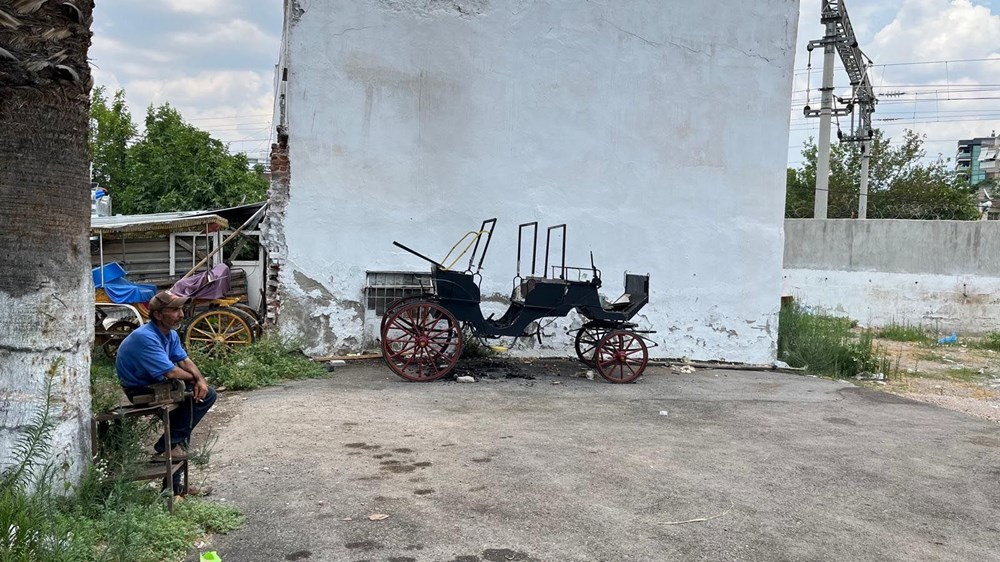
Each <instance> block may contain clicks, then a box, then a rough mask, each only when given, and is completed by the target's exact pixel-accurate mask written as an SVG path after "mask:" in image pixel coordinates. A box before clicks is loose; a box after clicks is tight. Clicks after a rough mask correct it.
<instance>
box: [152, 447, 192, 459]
mask: <svg viewBox="0 0 1000 562" xmlns="http://www.w3.org/2000/svg"><path fill="white" fill-rule="evenodd" d="M170 459H171V460H174V461H182V460H185V459H187V452H185V451H184V449H182V448H181V446H180V445H174V447H173V448H172V449H170ZM153 462H167V454H166V453H156V454H155V455H153Z"/></svg>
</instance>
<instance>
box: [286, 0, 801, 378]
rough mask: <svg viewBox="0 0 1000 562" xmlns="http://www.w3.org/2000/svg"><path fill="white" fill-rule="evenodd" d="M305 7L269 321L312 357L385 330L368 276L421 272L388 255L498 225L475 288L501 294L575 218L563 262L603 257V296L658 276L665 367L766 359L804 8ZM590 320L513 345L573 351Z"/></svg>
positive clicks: (669, 1)
mask: <svg viewBox="0 0 1000 562" xmlns="http://www.w3.org/2000/svg"><path fill="white" fill-rule="evenodd" d="M296 8H300V9H301V10H303V11H301V13H296V14H293V15H294V17H291V16H289V18H290V19H289V20H288V21H286V33H285V37H284V41H283V49H282V53H283V60H284V61H287V62H288V82H287V85H286V91H285V93H286V99H285V111H286V121H285V122H286V123H287V126H288V129H287V132H288V135H289V144H288V155H289V160H290V162H291V164H292V168H294V173H293V174H292V176H291V183H290V188H289V192H288V205H287V209H286V212H285V216H284V217H283V225H282V227H283V236H284V238H283V242H284V246H285V247H286V248H287V253H286V254H287V255H286V260H287V261H285V262H284V263H282V265H281V270H280V273H279V274H278V279H279V281H280V285H281V293H282V300H281V307H282V309H281V312H280V314H279V315H278V322H279V326H280V327H281V330H282V331H283V332H285V333H288V334H294V335H298V336H302V337H304V339H305V341H306V342H307V346H308V347H307V351H308V352H310V353H316V354H325V353H332V352H336V351H339V350H342V349H345V348H347V347H352V346H363V345H366V344H367V343H369V342H370V340H371V339H372V338H373V337H374V335H375V332H376V331H377V329H376V328H375V327H376V326H377V319H376V318H374V316H373V315H372V313H371V312H365V313H363V314H359V309H358V306H360V304H359V303H363V301H364V295H363V287H364V284H365V271H366V270H417V271H426V270H427V269H428V267H427V264H426V263H424V262H422V261H420V260H419V259H417V258H414V257H413V256H411V255H409V254H407V253H405V252H402V251H400V250H398V249H397V248H395V247H393V246H392V244H391V243H392V241H393V240H399V241H401V242H403V243H405V244H407V245H409V246H411V247H413V248H415V249H416V250H418V251H421V252H423V253H425V254H428V255H430V256H432V257H435V258H437V259H441V258H442V257H443V256H444V254H445V253H446V252H447V251H448V249H449V248H450V247H451V246H452V244H453V243H454V242H455V241H456V240H458V238H459V237H460V236H461V235H462V234H463V233H465V232H466V231H469V230H473V229H475V228H477V227H478V225H479V223H480V222H481V220H482V219H484V218H489V217H498V219H499V222H498V226H497V231H496V236H495V238H494V241H493V243H492V244H491V247H490V255H489V256H488V257H487V260H486V263H485V270H484V271H483V286H482V290H483V294H484V295H491V294H499V295H508V294H510V287H511V278H512V277H513V275H514V263H515V253H516V248H515V246H516V236H517V230H516V225H517V224H518V223H520V222H528V221H532V220H538V221H540V223H541V224H542V225H543V228H544V227H545V226H548V225H551V224H557V223H563V222H565V223H567V224H568V225H569V228H568V240H567V260H566V261H567V265H577V266H586V265H589V253H588V252H589V251H591V250H592V251H593V252H594V256H595V261H596V263H597V266H598V267H599V268H601V269H602V271H603V273H604V281H605V288H604V290H603V291H602V292H603V293H604V295H605V296H607V297H608V298H610V299H614V298H616V297H617V296H618V295H619V294H621V292H622V282H623V277H622V273H623V271H625V270H626V269H627V270H630V271H633V272H643V273H646V272H648V273H650V274H651V297H650V304H649V305H647V306H646V307H645V308H644V309H643V310H642V314H641V315H640V316H639V317H638V319H637V320H638V322H639V324H640V328H643V329H656V330H658V331H659V332H658V333H657V334H654V335H651V338H653V339H654V340H655V341H656V342H658V343H659V347H658V348H656V349H653V350H652V354H653V355H654V356H660V357H679V356H689V357H692V358H698V359H720V360H730V361H745V362H766V361H770V360H772V359H773V358H774V354H775V338H776V335H777V334H776V331H775V330H774V329H773V326H774V325H775V324H776V320H777V311H778V307H779V300H780V299H779V297H780V286H781V252H782V246H783V239H782V236H783V233H782V212H783V208H784V206H783V201H784V175H785V159H786V153H787V140H788V139H787V128H788V121H789V114H788V104H789V102H790V95H791V78H792V64H793V57H794V53H793V47H794V44H795V33H796V29H797V18H798V2H794V1H793V2H788V1H786V0H763V1H759V2H753V3H732V2H725V1H723V0H714V1H705V2H687V1H682V0H664V1H662V2H652V3H651V2H640V1H637V0H636V1H623V2H614V3H602V2H586V3H584V2H579V1H576V0H552V1H549V2H532V1H527V0H504V1H492V2H486V1H475V0H369V1H366V2H357V1H353V0H352V1H348V0H322V1H321V0H314V1H311V2H299V3H296ZM542 245H544V242H543V243H542ZM539 260H541V257H540V258H539ZM303 276H304V277H303ZM307 279H308V280H307ZM320 289H322V290H320ZM494 300H495V299H494ZM484 308H488V309H489V310H492V308H499V309H501V310H502V308H503V307H502V305H500V304H498V303H495V302H488V303H485V304H484ZM359 316H360V319H359ZM579 325H580V319H579V318H569V319H567V320H566V321H563V322H558V323H554V324H551V325H548V326H546V327H545V328H544V333H545V334H546V335H548V336H551V337H549V338H548V339H545V340H544V341H543V344H542V345H541V346H539V345H538V344H537V342H532V341H526V342H524V344H523V348H524V350H525V351H524V353H526V354H536V355H537V354H541V355H545V354H549V355H566V354H567V353H569V354H571V353H572V338H571V337H570V336H568V335H566V333H565V332H566V330H567V329H571V328H573V327H575V326H579ZM355 350H356V349H355Z"/></svg>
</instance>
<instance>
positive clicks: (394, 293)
mask: <svg viewBox="0 0 1000 562" xmlns="http://www.w3.org/2000/svg"><path fill="white" fill-rule="evenodd" d="M367 273H368V279H367V282H366V283H365V301H366V307H367V309H368V310H374V311H375V315H376V316H384V315H385V309H386V307H388V306H389V303H391V302H392V301H394V300H396V299H399V298H403V297H409V296H412V295H420V294H423V293H430V292H433V290H434V289H433V285H432V282H431V276H430V274H429V273H417V272H414V271H369V272H367Z"/></svg>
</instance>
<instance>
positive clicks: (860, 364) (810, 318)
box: [778, 304, 892, 377]
mask: <svg viewBox="0 0 1000 562" xmlns="http://www.w3.org/2000/svg"><path fill="white" fill-rule="evenodd" d="M853 326H854V322H853V321H851V320H850V319H849V318H840V317H836V316H828V315H825V314H814V313H811V312H808V311H806V310H804V309H803V308H802V307H800V306H798V305H794V304H793V305H789V306H783V307H782V309H781V313H780V315H779V319H778V358H779V359H781V360H782V361H785V362H786V363H788V364H789V365H791V366H792V367H806V368H808V369H809V370H810V371H812V372H815V373H817V374H822V375H829V376H834V377H853V376H855V375H857V374H858V373H864V372H869V373H876V372H881V373H885V374H887V375H888V374H889V371H890V370H891V367H892V364H891V361H890V359H889V358H888V356H887V354H886V353H885V352H884V351H883V350H882V349H881V348H880V347H879V346H877V345H875V343H874V336H873V334H872V332H871V331H869V330H865V331H862V332H861V333H860V334H855V333H854V332H853V331H852V328H853Z"/></svg>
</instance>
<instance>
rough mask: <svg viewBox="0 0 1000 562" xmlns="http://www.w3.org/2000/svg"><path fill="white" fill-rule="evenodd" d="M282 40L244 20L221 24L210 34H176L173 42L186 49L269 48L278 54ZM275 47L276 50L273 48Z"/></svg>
mask: <svg viewBox="0 0 1000 562" xmlns="http://www.w3.org/2000/svg"><path fill="white" fill-rule="evenodd" d="M279 41H280V39H279V38H278V37H277V36H276V35H270V34H268V33H265V32H264V31H263V30H261V28H260V27H258V26H257V25H254V24H253V23H250V22H248V21H247V20H244V19H234V20H231V21H227V22H224V23H221V24H220V25H218V26H216V27H215V28H214V29H213V30H212V31H211V32H209V33H198V32H192V31H184V32H180V33H175V34H173V36H172V37H171V42H172V43H174V44H176V45H183V46H184V47H185V48H199V49H202V48H207V49H212V48H219V47H235V46H239V47H240V48H244V49H246V48H250V49H260V48H262V47H268V52H277V49H276V45H277V44H278V42H279ZM272 47H274V48H272Z"/></svg>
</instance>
